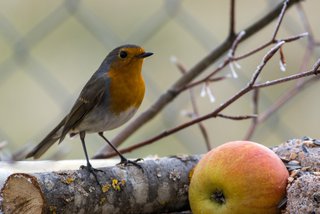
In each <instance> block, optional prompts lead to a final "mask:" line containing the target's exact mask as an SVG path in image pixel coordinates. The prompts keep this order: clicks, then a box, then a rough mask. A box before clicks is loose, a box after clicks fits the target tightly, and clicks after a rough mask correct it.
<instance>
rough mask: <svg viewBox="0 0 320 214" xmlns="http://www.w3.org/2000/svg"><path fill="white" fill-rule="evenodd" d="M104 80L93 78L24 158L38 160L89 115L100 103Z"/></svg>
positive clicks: (103, 90) (103, 91)
mask: <svg viewBox="0 0 320 214" xmlns="http://www.w3.org/2000/svg"><path fill="white" fill-rule="evenodd" d="M105 84H106V80H105V79H104V78H102V77H100V78H95V77H94V76H93V77H92V78H91V79H90V81H88V83H87V84H86V85H85V87H84V88H83V89H82V91H81V93H80V96H79V98H78V99H77V101H76V103H75V104H74V106H73V107H72V109H71V111H70V113H69V114H68V115H67V116H65V117H64V119H63V120H62V121H61V122H60V123H59V124H58V125H57V126H56V127H55V128H54V129H53V130H52V131H51V132H50V133H49V134H48V135H47V136H46V137H45V138H44V139H43V140H42V141H41V142H40V143H39V144H38V145H37V146H36V147H35V148H34V149H33V150H32V151H31V152H29V153H28V155H27V156H26V158H29V157H34V158H39V157H40V156H41V155H42V154H43V153H45V152H46V151H47V150H48V149H49V148H50V147H51V146H52V145H53V144H54V143H55V142H57V141H58V140H59V142H61V141H62V140H63V139H64V138H65V136H66V135H67V134H68V132H69V131H70V130H71V129H73V128H75V127H77V125H78V124H79V123H80V122H81V121H82V120H83V118H84V116H85V115H86V114H87V113H89V112H90V111H91V110H92V109H93V108H94V106H96V105H97V104H99V103H100V102H101V99H102V97H103V95H104V93H105V90H106V88H105V87H106V85H105Z"/></svg>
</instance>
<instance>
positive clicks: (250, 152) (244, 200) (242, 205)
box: [189, 141, 289, 214]
mask: <svg viewBox="0 0 320 214" xmlns="http://www.w3.org/2000/svg"><path fill="white" fill-rule="evenodd" d="M288 176H289V174H288V171H287V169H286V167H285V165H284V164H283V162H282V161H281V160H280V158H279V157H278V156H277V155H276V154H275V153H274V152H273V151H271V150H270V149H269V148H267V147H265V146H263V145H261V144H258V143H254V142H249V141H234V142H229V143H225V144H223V145H221V146H218V147H217V148H215V149H213V150H211V151H210V152H208V153H207V154H205V155H204V157H203V158H202V159H201V160H200V161H199V163H198V164H197V165H196V167H195V169H194V172H193V175H192V178H191V182H190V188H189V202H190V207H191V210H192V212H193V213H194V214H229V213H230V214H242V213H243V214H252V213H257V214H264V213H267V214H272V213H279V209H278V208H277V206H278V204H279V203H280V201H281V200H282V199H283V198H284V197H285V194H286V186H287V179H288Z"/></svg>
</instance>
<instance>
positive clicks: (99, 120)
mask: <svg viewBox="0 0 320 214" xmlns="http://www.w3.org/2000/svg"><path fill="white" fill-rule="evenodd" d="M136 111H137V108H134V107H131V108H129V109H127V110H126V111H124V112H122V113H120V114H118V115H116V114H111V113H106V111H103V110H100V111H99V110H96V111H95V112H91V113H89V114H88V115H87V116H86V117H85V118H84V119H83V121H82V122H81V123H80V125H79V126H78V127H77V128H76V129H75V130H74V131H75V132H79V131H86V132H104V131H107V130H111V129H115V128H117V127H119V126H121V125H122V124H124V123H125V122H127V121H128V120H130V119H131V118H132V117H133V115H134V114H135V113H136ZM74 131H72V132H74Z"/></svg>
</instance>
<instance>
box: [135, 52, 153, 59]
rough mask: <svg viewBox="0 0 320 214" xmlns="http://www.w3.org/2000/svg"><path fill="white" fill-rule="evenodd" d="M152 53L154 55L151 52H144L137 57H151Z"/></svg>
mask: <svg viewBox="0 0 320 214" xmlns="http://www.w3.org/2000/svg"><path fill="white" fill-rule="evenodd" d="M151 55H153V53H151V52H144V53H142V54H139V55H137V56H136V57H137V58H146V57H149V56H151Z"/></svg>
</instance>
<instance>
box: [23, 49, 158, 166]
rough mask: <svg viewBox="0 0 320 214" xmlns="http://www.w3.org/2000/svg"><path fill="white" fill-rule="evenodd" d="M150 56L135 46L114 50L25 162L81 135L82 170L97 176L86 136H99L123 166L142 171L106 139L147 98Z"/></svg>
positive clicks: (149, 53) (128, 118) (129, 117)
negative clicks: (145, 66) (146, 69)
mask: <svg viewBox="0 0 320 214" xmlns="http://www.w3.org/2000/svg"><path fill="white" fill-rule="evenodd" d="M151 55H153V53H151V52H146V51H145V50H144V49H143V48H142V47H140V46H137V45H132V44H127V45H122V46H120V47H117V48H115V49H113V50H112V51H111V52H110V53H109V54H108V55H107V56H106V58H105V59H104V60H103V62H102V63H101V65H100V67H99V68H98V69H97V71H96V72H94V74H93V75H92V76H91V78H90V79H89V81H88V82H87V83H86V84H85V86H84V87H83V89H82V90H81V92H80V95H79V97H78V98H77V100H76V101H75V103H74V105H73V107H72V108H71V110H70V112H69V113H68V114H67V115H66V116H65V117H64V118H63V119H62V120H61V122H60V123H59V124H58V125H57V126H56V127H55V128H54V129H53V130H52V131H51V132H50V133H49V134H48V135H47V136H46V137H45V138H44V139H43V140H42V141H41V142H40V143H39V144H38V145H37V146H35V147H34V148H33V149H32V150H31V151H30V152H29V153H28V154H27V155H26V158H30V157H33V158H34V159H38V158H40V156H41V155H43V154H44V153H45V152H46V151H47V150H48V149H49V148H50V147H51V146H52V145H53V144H54V143H56V142H58V143H59V144H60V143H61V142H62V141H63V140H64V139H65V137H66V136H67V135H68V134H69V135H70V136H71V137H72V136H75V135H79V136H80V140H81V143H82V147H83V151H84V155H85V158H86V166H82V167H85V168H87V170H88V171H90V172H94V171H95V170H97V169H95V168H93V167H92V165H91V163H90V161H89V156H88V152H87V148H86V143H85V136H86V134H87V133H98V135H99V136H100V137H101V138H103V140H104V141H106V142H107V143H108V144H109V145H110V146H111V147H112V149H113V150H114V151H115V152H116V153H117V154H118V156H119V157H120V159H121V160H120V164H125V165H126V164H134V165H137V166H139V167H140V165H139V164H137V163H136V161H130V160H128V159H127V158H125V157H124V156H123V155H122V154H121V153H120V152H119V151H118V150H117V149H116V148H115V147H114V146H113V145H112V143H111V142H110V141H109V140H108V139H107V138H106V137H105V136H104V132H105V131H108V130H112V129H115V128H118V127H119V126H121V125H123V124H124V123H126V122H127V121H128V120H130V119H131V118H132V117H133V115H134V114H135V113H136V111H137V109H138V108H139V106H140V104H141V102H142V100H143V97H144V94H145V82H144V79H143V76H142V64H143V61H144V59H145V58H146V57H149V56H151ZM137 160H138V159H137Z"/></svg>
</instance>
